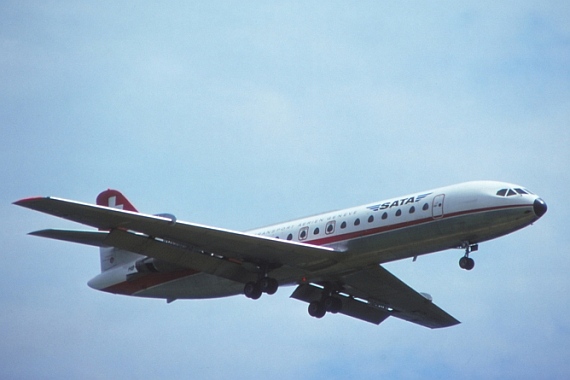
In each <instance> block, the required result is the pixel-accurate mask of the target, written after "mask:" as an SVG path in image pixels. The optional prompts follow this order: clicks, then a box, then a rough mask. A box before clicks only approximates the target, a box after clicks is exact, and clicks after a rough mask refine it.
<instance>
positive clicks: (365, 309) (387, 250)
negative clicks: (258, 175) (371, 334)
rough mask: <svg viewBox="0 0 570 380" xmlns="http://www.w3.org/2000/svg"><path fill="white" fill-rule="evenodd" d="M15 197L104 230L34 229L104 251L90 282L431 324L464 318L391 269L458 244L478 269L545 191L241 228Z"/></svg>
mask: <svg viewBox="0 0 570 380" xmlns="http://www.w3.org/2000/svg"><path fill="white" fill-rule="evenodd" d="M14 204H16V205H18V206H22V207H26V208H29V209H32V210H36V211H40V212H43V213H47V214H50V215H53V216H57V217H61V218H64V219H67V220H71V221H74V222H78V223H81V224H84V225H87V226H90V227H94V228H96V229H98V230H91V231H75V230H54V229H46V230H41V231H36V232H31V233H30V235H34V236H40V237H45V238H51V239H57V240H63V241H68V242H74V243H80V244H87V245H91V246H96V247H99V248H100V262H101V273H100V274H99V275H97V276H96V277H94V278H93V279H92V280H90V281H89V282H88V285H89V286H90V287H91V288H94V289H97V290H101V291H104V292H109V293H114V294H122V295H128V296H138V297H150V298H161V299H166V301H167V302H168V303H170V302H172V301H174V300H177V299H201V298H216V297H225V296H233V295H238V294H244V295H245V296H246V297H248V298H251V299H258V298H259V297H260V296H261V295H262V294H264V293H265V294H268V295H271V294H274V293H275V292H276V291H277V289H278V287H281V286H288V285H289V286H296V288H295V290H294V291H293V293H292V294H291V298H295V299H297V300H300V301H304V302H306V303H308V311H309V314H310V315H311V316H313V317H316V318H322V317H323V316H324V315H325V314H327V313H330V314H336V313H341V314H344V315H347V316H350V317H354V318H358V319H360V320H363V321H367V322H370V323H374V324H380V323H381V322H383V321H384V320H385V319H386V318H388V317H390V316H392V317H396V318H400V319H403V320H406V321H409V322H413V323H416V324H419V325H422V326H425V327H428V328H442V327H448V326H453V325H456V324H458V323H459V321H458V320H457V319H455V318H454V317H452V316H451V315H449V314H448V313H447V312H445V311H444V310H442V309H441V308H439V307H438V306H436V305H435V304H434V303H433V299H432V297H431V295H429V294H427V293H419V292H416V291H415V290H413V289H412V288H411V287H409V286H408V285H406V284H405V283H404V282H402V281H401V280H400V279H398V278H397V277H396V276H394V275H393V274H391V273H390V272H389V271H388V270H386V269H385V268H384V267H383V266H382V264H385V263H388V262H391V261H395V260H402V259H408V258H413V260H414V261H415V260H416V258H417V257H418V256H420V255H425V254H429V253H434V252H438V251H443V250H447V249H452V248H459V249H462V250H464V254H463V256H462V257H461V259H460V260H459V266H460V267H461V268H463V269H465V270H471V269H473V267H474V265H475V262H474V261H473V258H472V257H470V254H471V253H472V252H475V251H477V250H478V247H479V243H482V242H485V241H488V240H491V239H495V238H498V237H500V236H504V235H507V234H509V233H511V232H514V231H516V230H519V229H521V228H524V227H526V226H528V225H531V224H533V223H534V222H535V221H537V220H538V219H540V218H541V217H542V216H543V215H544V214H545V213H546V211H547V205H546V203H545V202H544V200H543V199H542V198H540V197H539V196H538V195H535V194H534V193H532V192H531V191H529V190H527V189H526V188H524V187H522V186H518V185H514V184H510V183H504V182H495V181H474V182H466V183H461V184H457V185H452V186H447V187H441V188H437V189H433V190H428V191H422V192H417V193H412V194H408V195H404V196H400V197H396V198H390V199H386V200H383V201H380V202H375V203H370V204H366V205H362V206H358V207H353V208H348V209H344V210H340V211H332V212H327V213H323V214H319V215H315V216H310V217H306V218H302V219H297V220H293V221H289V222H285V223H279V224H274V225H270V226H267V227H263V228H257V229H254V230H250V231H247V232H238V231H232V230H228V229H222V228H214V227H209V226H205V225H200V224H194V223H188V222H183V221H179V220H177V219H176V217H175V216H174V215H172V214H158V215H149V214H143V213H139V212H138V210H137V209H136V208H135V207H134V206H133V205H132V204H131V202H129V200H127V198H126V197H125V196H124V195H123V194H122V193H121V192H119V191H117V190H111V189H109V190H106V191H103V192H102V193H101V194H99V196H98V197H97V200H96V205H93V204H87V203H82V202H76V201H71V200H65V199H61V198H54V197H34V198H27V199H22V200H19V201H17V202H14Z"/></svg>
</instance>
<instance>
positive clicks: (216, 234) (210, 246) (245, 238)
mask: <svg viewBox="0 0 570 380" xmlns="http://www.w3.org/2000/svg"><path fill="white" fill-rule="evenodd" d="M15 204H16V205H18V206H22V207H26V208H29V209H32V210H36V211H40V212H44V213H47V214H50V215H54V216H58V217H61V218H64V219H67V220H71V221H74V222H78V223H82V224H85V225H88V226H91V227H95V228H98V229H99V230H105V231H113V230H123V231H127V230H128V231H134V232H136V233H140V234H144V235H147V236H149V237H152V238H158V239H159V240H160V241H162V242H167V243H174V244H178V245H179V246H181V247H187V248H192V249H194V250H202V251H204V252H208V253H213V254H215V255H219V256H223V257H224V258H227V259H233V260H238V261H240V262H248V263H263V264H269V265H274V266H276V267H279V266H282V265H288V266H292V267H295V268H298V269H301V270H303V271H306V273H307V274H310V273H312V272H314V271H317V270H320V269H323V268H327V267H330V266H332V265H334V264H335V263H337V262H338V261H339V260H341V259H342V252H338V251H335V250H333V249H331V248H327V247H319V246H314V245H310V244H303V243H298V242H293V241H286V240H278V239H273V238H266V237H262V236H256V235H250V234H247V233H242V232H236V231H230V230H225V229H221V228H213V227H208V226H203V225H198V224H193V223H187V222H180V221H176V220H173V219H170V218H167V217H162V216H155V215H148V214H142V213H138V212H131V211H126V210H120V209H114V208H109V207H105V206H97V205H91V204H87V203H81V202H76V201H70V200H65V199H60V198H52V197H45V198H44V197H40V198H28V199H23V200H20V201H17V202H15ZM42 233H43V234H48V233H47V232H46V231H43V232H36V233H35V234H36V235H40V236H42V235H41V234H42ZM49 234H52V235H53V236H46V237H52V238H55V239H60V240H68V241H75V242H80V241H77V239H80V238H81V236H80V233H79V232H78V233H75V234H74V233H71V232H50V233H49ZM87 236H89V238H88V237H87ZM74 239H76V240H74ZM85 239H86V241H87V240H89V242H84V244H91V245H98V244H102V243H101V242H100V237H99V236H98V235H94V234H92V235H85ZM94 239H95V241H93V240H94ZM115 243H116V241H115ZM108 245H109V246H116V245H113V244H108ZM134 252H136V251H134ZM153 257H154V256H153ZM157 258H158V257H157ZM196 269H199V268H196Z"/></svg>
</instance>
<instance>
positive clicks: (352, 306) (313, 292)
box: [291, 284, 390, 325]
mask: <svg viewBox="0 0 570 380" xmlns="http://www.w3.org/2000/svg"><path fill="white" fill-rule="evenodd" d="M322 294H323V290H322V289H320V288H318V287H316V286H314V285H310V284H302V285H299V286H298V287H297V289H295V291H294V292H293V294H291V298H295V299H297V300H300V301H305V302H307V303H310V302H313V301H319V300H320V299H321V296H322ZM337 298H338V299H340V300H341V301H342V309H341V311H340V313H341V314H344V315H348V316H349V317H353V318H357V319H360V320H363V321H366V322H370V323H374V324H377V325H379V324H380V323H382V321H384V320H385V319H386V318H388V317H389V316H390V313H389V312H388V311H386V310H382V309H379V308H377V307H374V306H371V305H369V304H367V303H365V302H362V301H358V300H356V299H354V298H349V297H345V296H341V295H338V296H337Z"/></svg>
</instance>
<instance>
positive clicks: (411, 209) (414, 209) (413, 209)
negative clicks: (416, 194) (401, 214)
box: [410, 206, 416, 214]
mask: <svg viewBox="0 0 570 380" xmlns="http://www.w3.org/2000/svg"><path fill="white" fill-rule="evenodd" d="M414 212H416V208H415V207H414V206H412V207H410V214H413V213H414Z"/></svg>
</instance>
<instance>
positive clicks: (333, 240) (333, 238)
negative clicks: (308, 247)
mask: <svg viewBox="0 0 570 380" xmlns="http://www.w3.org/2000/svg"><path fill="white" fill-rule="evenodd" d="M519 207H520V208H522V207H532V205H526V204H524V205H509V206H498V207H488V208H482V209H477V210H466V211H459V212H455V213H451V214H444V215H443V218H433V217H432V216H430V217H428V218H422V219H417V220H410V221H408V222H402V223H396V224H388V225H385V226H382V227H374V228H370V229H366V230H361V231H354V232H349V233H346V234H342V235H332V236H328V237H324V238H321V239H315V240H309V241H306V244H313V245H326V244H332V243H338V242H341V241H346V240H351V239H356V238H361V237H365V236H370V235H375V234H379V233H383V232H389V231H394V230H398V229H400V228H406V227H412V226H417V225H419V224H424V223H430V222H435V221H440V220H442V219H449V218H454V217H457V216H463V215H468V214H478V213H481V212H488V211H497V210H504V209H510V208H519Z"/></svg>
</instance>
